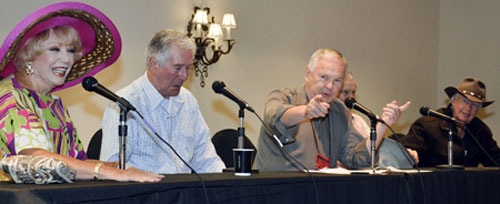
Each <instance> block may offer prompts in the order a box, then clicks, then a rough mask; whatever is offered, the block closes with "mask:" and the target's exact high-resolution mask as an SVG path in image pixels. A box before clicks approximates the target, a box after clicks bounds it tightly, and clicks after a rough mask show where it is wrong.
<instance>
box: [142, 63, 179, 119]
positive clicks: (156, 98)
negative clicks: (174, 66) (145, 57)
mask: <svg viewBox="0 0 500 204" xmlns="http://www.w3.org/2000/svg"><path fill="white" fill-rule="evenodd" d="M141 83H142V87H144V92H145V93H146V94H145V95H146V99H147V100H148V102H149V104H150V105H151V106H152V108H153V109H157V108H161V109H164V110H165V111H167V112H168V113H169V114H170V115H175V114H176V113H177V112H178V111H179V110H180V109H181V107H182V105H183V104H184V102H185V98H184V96H183V94H182V92H183V89H184V87H181V91H180V92H179V95H177V96H171V97H170V98H169V99H166V98H164V97H163V96H162V95H161V94H160V92H159V91H158V90H157V89H156V87H154V86H153V84H152V83H151V82H150V81H149V79H148V76H147V72H146V73H144V75H143V76H142V80H141Z"/></svg>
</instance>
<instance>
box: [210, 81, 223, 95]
mask: <svg viewBox="0 0 500 204" xmlns="http://www.w3.org/2000/svg"><path fill="white" fill-rule="evenodd" d="M224 87H226V84H224V82H222V81H214V83H212V89H213V90H214V91H215V93H219V94H220V93H222V89H224Z"/></svg>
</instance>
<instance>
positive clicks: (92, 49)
mask: <svg viewBox="0 0 500 204" xmlns="http://www.w3.org/2000/svg"><path fill="white" fill-rule="evenodd" d="M56 26H70V27H73V28H74V29H75V30H76V31H77V32H78V34H79V36H80V40H81V41H82V45H83V48H84V50H83V53H82V54H83V56H82V58H81V59H80V60H78V61H76V62H75V64H74V65H73V67H72V69H71V71H70V73H69V74H68V76H67V77H66V82H65V83H64V84H63V85H61V86H59V87H56V88H55V89H54V90H53V91H57V90H61V89H65V88H68V87H71V86H74V85H76V84H79V83H80V82H81V81H82V79H83V78H84V77H86V76H93V75H95V74H96V73H97V72H99V71H101V70H102V69H104V68H106V67H108V66H109V65H111V64H113V63H114V62H115V61H116V60H117V59H118V57H119V56H120V52H121V47H122V42H121V38H120V34H119V33H118V30H117V29H116V27H115V25H114V24H113V22H111V20H109V18H108V17H106V16H105V15H104V14H103V13H102V12H100V11H99V10H97V9H96V8H94V7H92V6H89V5H87V4H84V3H80V2H60V3H55V4H51V5H48V6H45V7H43V8H40V9H38V10H36V11H35V12H33V13H31V14H29V15H28V16H26V17H25V18H24V19H23V20H22V21H21V22H20V23H19V24H17V25H16V26H15V27H14V29H13V30H12V31H11V32H10V33H9V35H8V36H7V38H6V39H5V41H4V42H3V44H2V47H1V48H0V60H1V61H0V77H2V78H4V77H6V76H8V75H10V74H12V73H14V72H15V71H16V68H15V65H14V58H15V57H16V55H17V52H18V50H20V48H22V46H23V45H24V43H25V42H26V41H27V40H28V39H30V38H32V37H34V36H35V35H37V34H38V33H40V32H42V31H44V30H47V29H49V28H53V27H56Z"/></svg>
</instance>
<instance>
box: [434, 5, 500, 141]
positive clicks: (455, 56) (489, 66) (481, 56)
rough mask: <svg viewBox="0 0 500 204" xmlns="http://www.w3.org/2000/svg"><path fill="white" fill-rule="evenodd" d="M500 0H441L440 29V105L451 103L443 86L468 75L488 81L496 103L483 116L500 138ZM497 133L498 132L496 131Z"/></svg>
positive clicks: (455, 83) (488, 93) (487, 83)
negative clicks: (499, 22)
mask: <svg viewBox="0 0 500 204" xmlns="http://www.w3.org/2000/svg"><path fill="white" fill-rule="evenodd" d="M498 8H500V2H499V1H494V0H486V1H484V0H481V1H467V0H458V1H456V0H441V9H440V18H439V19H440V23H439V25H440V33H439V74H438V76H439V79H440V80H439V81H438V89H436V91H437V93H436V94H437V95H438V101H437V102H438V103H437V104H436V105H437V106H436V107H438V106H443V105H446V104H447V97H446V94H445V93H444V91H443V89H444V88H445V87H447V86H457V85H458V83H459V82H460V81H461V80H462V79H463V78H464V77H465V76H473V77H476V78H479V79H480V80H482V81H483V82H484V83H485V84H486V89H487V96H486V98H488V99H493V100H496V101H497V102H495V103H494V104H492V105H490V106H488V107H487V108H486V109H483V110H482V111H481V112H480V113H479V117H480V118H482V119H483V121H484V122H486V124H488V126H489V127H490V129H491V131H492V132H493V135H494V136H495V140H496V141H500V134H499V133H500V126H499V125H498V124H500V116H499V115H498V113H500V105H499V104H498V103H499V100H500V90H499V89H498V88H499V87H500V80H499V76H500V61H499V60H498V55H499V54H500V27H499V26H498V19H500V13H499V12H498ZM495 134H496V135H495Z"/></svg>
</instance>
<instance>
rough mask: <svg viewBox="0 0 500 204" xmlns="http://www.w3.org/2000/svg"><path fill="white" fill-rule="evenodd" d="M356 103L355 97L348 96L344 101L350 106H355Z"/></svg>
mask: <svg viewBox="0 0 500 204" xmlns="http://www.w3.org/2000/svg"><path fill="white" fill-rule="evenodd" d="M355 103H356V99H354V98H353V97H349V98H347V99H346V100H345V101H344V104H345V105H346V106H347V107H348V108H353V107H354V104H355Z"/></svg>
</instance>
